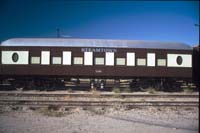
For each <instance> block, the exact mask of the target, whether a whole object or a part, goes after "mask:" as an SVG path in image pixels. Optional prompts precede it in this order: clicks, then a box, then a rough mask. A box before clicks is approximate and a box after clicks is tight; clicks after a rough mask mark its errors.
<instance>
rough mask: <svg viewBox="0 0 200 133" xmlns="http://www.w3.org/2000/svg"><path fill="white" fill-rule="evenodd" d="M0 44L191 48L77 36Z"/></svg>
mask: <svg viewBox="0 0 200 133" xmlns="http://www.w3.org/2000/svg"><path fill="white" fill-rule="evenodd" d="M1 46H48V47H106V48H107V47H108V48H152V49H182V50H191V49H192V47H191V46H189V45H187V44H185V43H177V42H161V41H144V40H107V39H77V38H13V39H8V40H6V41H3V42H2V43H1Z"/></svg>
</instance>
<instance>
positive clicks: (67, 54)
mask: <svg viewBox="0 0 200 133" xmlns="http://www.w3.org/2000/svg"><path fill="white" fill-rule="evenodd" d="M71 60H72V52H71V51H64V52H63V65H71Z"/></svg>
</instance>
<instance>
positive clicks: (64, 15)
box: [0, 0, 199, 45]
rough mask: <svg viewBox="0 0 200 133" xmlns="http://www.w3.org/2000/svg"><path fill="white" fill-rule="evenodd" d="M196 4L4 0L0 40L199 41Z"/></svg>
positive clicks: (1, 1) (0, 9)
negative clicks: (62, 36) (20, 38)
mask: <svg viewBox="0 0 200 133" xmlns="http://www.w3.org/2000/svg"><path fill="white" fill-rule="evenodd" d="M194 24H199V2H198V1H176V2H175V1H149V2H148V1H146V2H145V1H125V2H122V1H92V2H91V1H68V0H0V41H3V40H6V39H9V38H16V37H56V28H57V27H58V28H60V31H61V34H62V35H65V36H72V37H73V38H96V39H128V40H158V41H169V42H183V43H186V44H189V45H196V44H198V43H199V27H197V26H194Z"/></svg>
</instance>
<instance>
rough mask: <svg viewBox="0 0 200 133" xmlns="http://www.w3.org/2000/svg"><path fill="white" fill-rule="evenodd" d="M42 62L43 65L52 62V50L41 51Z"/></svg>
mask: <svg viewBox="0 0 200 133" xmlns="http://www.w3.org/2000/svg"><path fill="white" fill-rule="evenodd" d="M41 55H42V56H41V58H42V60H41V64H42V65H49V64H50V51H42V52H41Z"/></svg>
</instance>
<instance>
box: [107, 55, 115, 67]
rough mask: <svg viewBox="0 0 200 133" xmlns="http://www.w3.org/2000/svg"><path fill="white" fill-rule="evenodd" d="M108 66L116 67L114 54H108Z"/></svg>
mask: <svg viewBox="0 0 200 133" xmlns="http://www.w3.org/2000/svg"><path fill="white" fill-rule="evenodd" d="M106 65H107V66H114V52H106Z"/></svg>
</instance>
